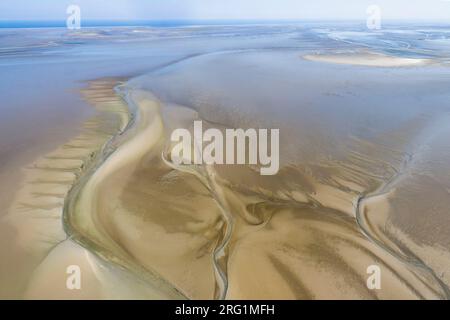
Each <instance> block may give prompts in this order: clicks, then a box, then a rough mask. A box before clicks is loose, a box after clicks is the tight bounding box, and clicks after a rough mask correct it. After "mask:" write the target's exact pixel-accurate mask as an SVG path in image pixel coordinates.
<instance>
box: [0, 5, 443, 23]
mask: <svg viewBox="0 0 450 320" xmlns="http://www.w3.org/2000/svg"><path fill="white" fill-rule="evenodd" d="M72 4H75V5H78V6H79V7H80V8H81V13H82V18H83V19H85V20H127V21H129V20H301V19H308V20H365V19H366V17H367V8H368V7H369V6H370V5H378V6H379V7H380V9H381V11H382V17H383V19H386V20H448V21H449V22H450V1H449V0H413V1H408V0H394V1H392V0H391V1H389V0H379V1H372V0H346V1H344V0H337V1H336V0H334V1H333V0H316V1H314V2H312V1H305V0H279V1H273V0H259V1H257V0H229V1H220V0H208V1H207V0H184V1H182V0H153V1H144V0H110V1H105V0H99V1H95V3H94V2H92V1H89V0H78V1H73V0H60V1H57V2H55V1H52V0H41V1H39V2H38V3H37V2H36V1H33V0H15V1H13V0H3V1H2V2H1V3H0V20H3V21H5V20H7V21H18V20H20V21H36V20H39V21H53V20H58V21H62V20H65V19H66V17H67V13H66V9H67V7H68V6H69V5H72Z"/></svg>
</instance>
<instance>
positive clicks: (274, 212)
mask: <svg viewBox="0 0 450 320" xmlns="http://www.w3.org/2000/svg"><path fill="white" fill-rule="evenodd" d="M117 84H118V82H117V81H116V80H99V81H93V82H91V83H90V85H89V87H88V89H87V90H85V91H84V92H83V94H84V96H85V98H86V99H87V101H89V102H90V103H91V104H92V105H93V106H95V107H96V108H97V109H98V110H99V115H98V118H95V119H93V120H91V121H88V122H87V123H86V126H85V127H86V128H85V132H83V133H82V134H81V135H80V136H79V137H77V138H74V139H73V140H72V141H70V142H68V143H67V144H65V145H64V146H62V147H61V148H59V149H58V150H56V151H55V152H53V153H51V154H50V155H48V156H46V157H44V158H43V159H40V160H38V161H36V162H35V163H34V164H33V165H32V166H31V167H30V168H29V172H28V173H27V179H26V182H25V184H24V188H23V190H22V191H21V192H20V193H19V194H17V196H16V199H15V200H14V205H13V206H12V208H11V210H10V214H9V215H8V217H7V219H8V222H9V223H10V224H11V225H12V226H14V227H15V230H16V232H17V235H16V241H17V243H19V245H20V246H22V247H23V248H26V249H27V251H28V252H30V255H33V257H34V261H35V262H34V268H33V269H34V270H33V272H32V273H31V272H30V273H29V274H25V273H24V274H18V275H17V276H16V278H15V279H13V281H11V283H10V286H13V285H14V284H15V283H17V279H18V278H20V277H22V279H24V280H22V283H26V286H25V287H24V289H23V292H22V294H23V297H24V298H48V299H52V298H64V299H78V298H87V299H101V298H111V299H115V298H123V299H127V298H149V299H182V298H190V299H214V298H226V299H334V298H340V299H439V298H444V297H446V292H444V291H443V289H442V287H441V285H440V283H439V281H437V279H436V278H435V277H434V275H433V274H432V273H430V272H428V271H429V270H424V269H423V268H420V267H417V266H416V265H414V264H412V263H409V261H408V260H407V259H405V257H402V256H401V254H399V253H398V252H392V251H390V249H389V248H387V247H386V246H384V243H385V242H384V239H383V236H384V234H383V232H381V231H380V232H377V230H376V228H373V227H371V224H373V223H375V224H379V223H380V222H377V221H376V220H373V218H370V219H369V218H367V217H366V215H367V213H368V212H369V211H373V210H378V211H380V213H379V214H378V215H376V218H377V219H380V221H381V222H382V221H383V219H385V216H383V213H384V212H386V210H388V208H389V205H388V204H387V203H386V201H385V198H384V197H386V196H389V194H388V195H384V193H383V192H381V191H382V190H383V188H386V185H385V183H386V181H389V179H387V178H389V176H388V177H387V178H386V177H384V176H383V177H381V176H377V172H381V171H382V172H390V169H391V168H390V166H389V165H388V164H386V163H385V162H383V161H382V158H380V159H377V156H378V155H380V154H383V156H384V155H385V154H386V153H387V152H388V151H387V150H384V149H382V147H380V146H376V145H373V144H370V143H369V142H367V141H363V140H357V139H356V138H355V141H354V144H355V145H357V146H359V148H360V152H359V153H358V152H352V153H351V154H350V155H349V160H348V162H347V163H344V162H341V163H335V162H332V161H331V160H329V161H328V162H326V163H322V164H321V165H322V167H321V169H320V170H321V173H322V174H323V176H325V175H327V176H328V175H329V176H330V177H332V179H329V180H326V179H318V178H317V177H316V176H313V175H311V174H310V173H309V171H308V169H307V168H306V167H301V166H285V167H283V168H281V171H280V174H279V175H277V176H275V177H272V178H270V179H269V180H266V178H263V177H261V176H260V175H259V171H258V170H255V168H251V167H248V166H236V167H228V166H227V167H220V166H195V165H192V166H186V165H182V166H177V165H175V164H173V163H171V161H170V158H169V157H168V154H170V150H171V148H172V147H173V145H172V144H171V143H169V142H168V140H167V137H168V135H169V134H170V132H171V131H172V130H173V129H174V128H179V127H184V128H187V129H190V130H192V124H193V121H194V120H195V119H198V114H197V113H196V112H194V111H193V110H191V109H188V108H185V107H182V106H173V105H162V104H161V103H160V102H159V101H158V100H157V99H156V98H155V97H154V96H153V95H152V94H150V93H148V92H145V91H140V90H129V88H127V87H126V86H121V87H120V88H121V91H120V93H119V92H115V91H114V90H113V88H114V86H116V85H117ZM124 99H125V100H126V102H127V103H128V106H127V104H126V103H125V100H124ZM128 107H130V108H131V113H130V112H129V110H128V109H127V108H128ZM130 115H131V117H130ZM205 123H206V121H205ZM211 126H213V124H211ZM214 126H217V124H214ZM364 150H371V152H373V153H371V154H372V155H371V156H370V157H369V156H367V155H366V154H365V153H364ZM380 157H381V156H380ZM392 157H394V158H395V157H398V155H397V154H393V155H392ZM362 164H365V165H366V167H363V165H362ZM393 171H394V172H393V173H392V177H395V174H396V172H395V170H393ZM368 173H370V174H368ZM368 176H369V177H370V178H368ZM287 177H290V178H291V180H292V178H293V177H298V179H297V181H298V182H299V185H296V186H295V187H294V186H292V188H287V189H286V188H284V189H283V188H278V186H283V184H284V183H285V181H286V178H287ZM378 191H379V193H380V194H379V195H378ZM370 192H372V193H373V196H371V197H367V198H365V197H364V196H365V195H368V194H369V193H370ZM62 221H63V222H64V224H63V223H62ZM43 230H45V233H43V232H42V231H43ZM367 231H370V233H367ZM67 235H68V236H69V238H67ZM387 241H388V240H386V242H387ZM72 264H75V265H78V266H80V268H81V269H82V274H83V282H82V287H83V290H81V291H68V290H67V288H66V287H65V279H66V276H67V275H66V273H65V269H66V268H67V266H68V265H72ZM372 264H376V265H379V266H380V267H381V268H382V269H383V270H384V271H383V273H382V284H383V290H369V289H368V288H367V286H366V279H367V273H366V269H367V266H369V265H372Z"/></svg>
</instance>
